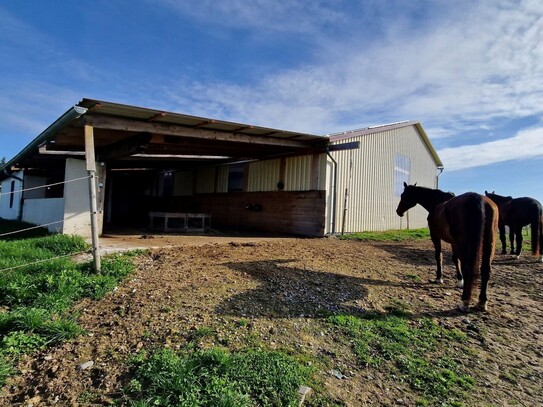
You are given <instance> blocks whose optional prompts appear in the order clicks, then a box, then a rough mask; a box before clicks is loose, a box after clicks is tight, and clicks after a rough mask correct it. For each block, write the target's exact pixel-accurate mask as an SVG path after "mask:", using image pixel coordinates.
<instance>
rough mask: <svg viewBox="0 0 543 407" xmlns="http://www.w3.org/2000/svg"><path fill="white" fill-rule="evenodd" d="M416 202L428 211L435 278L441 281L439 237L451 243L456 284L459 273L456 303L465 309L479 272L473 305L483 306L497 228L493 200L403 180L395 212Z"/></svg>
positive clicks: (399, 211)
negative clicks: (476, 302)
mask: <svg viewBox="0 0 543 407" xmlns="http://www.w3.org/2000/svg"><path fill="white" fill-rule="evenodd" d="M417 204H419V205H421V206H422V207H423V208H424V209H426V210H427V211H428V226H429V228H430V237H431V238H432V242H433V243H434V249H435V259H436V263H437V272H436V282H439V283H441V282H443V280H442V274H441V270H442V262H443V255H442V253H441V240H444V241H445V242H447V243H450V244H451V246H452V252H453V260H454V262H455V265H456V270H457V277H458V283H459V284H458V286H462V277H463V291H462V302H461V303H460V305H459V306H458V307H459V308H460V310H461V311H467V310H468V307H469V301H470V299H471V292H472V290H473V285H474V282H475V279H476V278H477V277H478V276H479V274H480V275H481V292H480V294H479V302H478V304H477V306H476V308H477V309H480V310H486V302H487V296H486V290H487V286H488V280H489V279H490V268H491V263H492V259H493V257H494V249H495V240H496V234H497V231H498V208H497V206H496V204H495V203H494V202H492V200H490V199H489V198H487V197H485V196H483V195H479V194H476V193H475V192H467V193H465V194H462V195H459V196H455V195H454V194H452V193H450V192H443V191H440V190H439V189H429V188H424V187H417V186H416V185H407V184H406V183H405V182H404V191H403V193H402V196H401V199H400V203H399V204H398V208H397V209H396V213H397V214H398V215H399V216H403V214H404V213H405V212H406V211H407V210H409V209H411V208H412V207H414V206H415V205H417Z"/></svg>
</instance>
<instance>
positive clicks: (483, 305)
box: [474, 302, 488, 312]
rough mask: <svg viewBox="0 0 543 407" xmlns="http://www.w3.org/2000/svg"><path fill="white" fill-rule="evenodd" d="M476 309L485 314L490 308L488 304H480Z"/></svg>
mask: <svg viewBox="0 0 543 407" xmlns="http://www.w3.org/2000/svg"><path fill="white" fill-rule="evenodd" d="M474 308H475V309H476V310H477V311H483V312H486V311H488V306H487V305H486V302H479V303H477V305H476V306H475V307H474Z"/></svg>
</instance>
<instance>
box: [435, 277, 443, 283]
mask: <svg viewBox="0 0 543 407" xmlns="http://www.w3.org/2000/svg"><path fill="white" fill-rule="evenodd" d="M434 283H436V284H443V279H442V278H436V279H435V280H434Z"/></svg>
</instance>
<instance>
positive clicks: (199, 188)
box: [195, 167, 228, 194]
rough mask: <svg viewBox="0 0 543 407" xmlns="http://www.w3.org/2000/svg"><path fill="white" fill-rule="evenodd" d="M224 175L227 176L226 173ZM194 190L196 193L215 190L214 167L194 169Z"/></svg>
mask: <svg viewBox="0 0 543 407" xmlns="http://www.w3.org/2000/svg"><path fill="white" fill-rule="evenodd" d="M226 175H227V177H228V173H227V174H226ZM195 192H196V193H197V194H205V193H213V192H215V167H209V168H202V169H199V170H197V171H196V185H195Z"/></svg>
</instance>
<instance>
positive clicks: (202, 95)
mask: <svg viewBox="0 0 543 407" xmlns="http://www.w3.org/2000/svg"><path fill="white" fill-rule="evenodd" d="M203 3H204V4H205V3H206V2H205V1H204V2H203ZM226 3H227V4H228V5H230V6H232V5H236V4H241V3H238V2H226ZM226 3H225V4H226ZM274 4H275V2H274ZM296 4H297V3H296ZM460 5H461V7H462V8H460V6H456V5H452V6H451V8H452V9H451V10H449V11H448V12H447V13H448V14H447V15H436V16H434V20H435V21H433V23H431V24H430V25H426V26H425V27H424V29H421V30H420V31H416V32H415V33H412V32H411V31H408V27H406V26H404V25H402V22H396V21H382V22H381V24H388V25H389V26H390V28H389V32H388V33H387V34H385V35H384V36H383V39H382V40H381V41H379V42H377V41H376V42H374V43H372V44H366V45H365V46H363V47H360V48H358V47H357V46H356V45H357V44H358V43H359V42H360V41H361V40H360V39H357V28H356V21H355V19H356V18H355V17H353V19H352V21H350V24H351V27H352V35H351V38H348V39H347V38H346V39H343V42H335V41H333V42H328V41H323V42H322V44H315V54H319V55H320V56H319V57H315V58H314V59H313V60H312V61H308V62H307V63H306V65H305V67H304V68H301V69H296V70H294V69H293V70H284V71H282V72H275V73H273V74H271V75H268V76H266V77H265V78H263V79H262V80H260V81H257V82H251V83H248V84H245V85H239V84H232V83H221V82H216V83H205V84H203V83H194V82H191V81H190V80H182V81H180V82H179V84H178V89H179V90H181V89H182V91H178V92H175V90H173V91H172V102H174V101H175V102H174V103H178V104H179V106H180V107H181V108H182V109H185V108H186V107H188V106H189V107H191V108H197V109H198V111H199V112H200V114H205V115H215V114H219V115H220V117H226V118H230V119H234V120H237V121H247V122H252V123H255V122H256V123H257V124H263V125H269V126H274V127H284V128H289V129H293V130H301V131H308V132H316V133H325V132H329V131H336V130H339V129H344V128H345V127H346V126H347V127H349V126H364V125H367V124H368V123H376V122H389V121H395V120H401V119H417V120H421V121H423V123H427V124H428V126H429V127H431V128H433V129H436V132H437V133H436V134H439V135H441V136H444V135H446V134H454V133H456V131H457V130H459V129H464V130H465V129H470V128H481V127H482V126H485V125H487V126H488V121H492V120H493V119H495V118H498V117H506V118H519V117H525V116H529V115H538V114H542V113H543V92H541V91H540V84H541V83H543V64H541V60H542V59H543V3H539V2H535V1H524V2H518V3H517V4H515V7H512V6H509V5H508V3H507V2H503V3H500V2H492V3H489V2H485V3H481V4H480V5H471V3H467V2H466V3H460ZM257 6H258V7H260V11H262V10H268V11H269V9H267V7H272V6H271V3H269V2H267V1H262V2H258V4H257ZM258 7H256V8H258ZM455 7H456V8H455ZM287 9H288V7H285V8H284V9H281V10H282V11H283V12H285V13H286V10H287ZM221 10H222V12H224V9H221ZM232 10H237V7H233V8H232ZM254 11H255V10H254V9H249V10H245V11H244V12H245V13H252V12H254ZM232 12H233V11H232ZM263 14H265V13H263ZM295 14H296V13H295ZM315 15H318V13H316V14H315ZM240 18H241V17H240ZM317 20H318V19H317V18H315V19H313V20H311V21H313V22H315V24H316V21H317ZM429 20H432V19H431V18H430V19H429ZM254 21H255V22H258V23H262V21H261V19H259V18H256V19H255V20H254ZM289 22H290V20H289ZM255 24H256V23H255ZM404 29H405V30H406V31H404ZM323 36H324V34H322V35H321V36H319V37H318V40H320V39H321V38H322V37H323ZM317 50H318V51H317ZM174 89H175V88H174ZM174 93H177V94H181V93H183V95H184V96H183V98H178V97H177V96H176V95H175V94H174ZM451 130H454V131H451ZM430 136H431V137H432V134H430Z"/></svg>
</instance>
